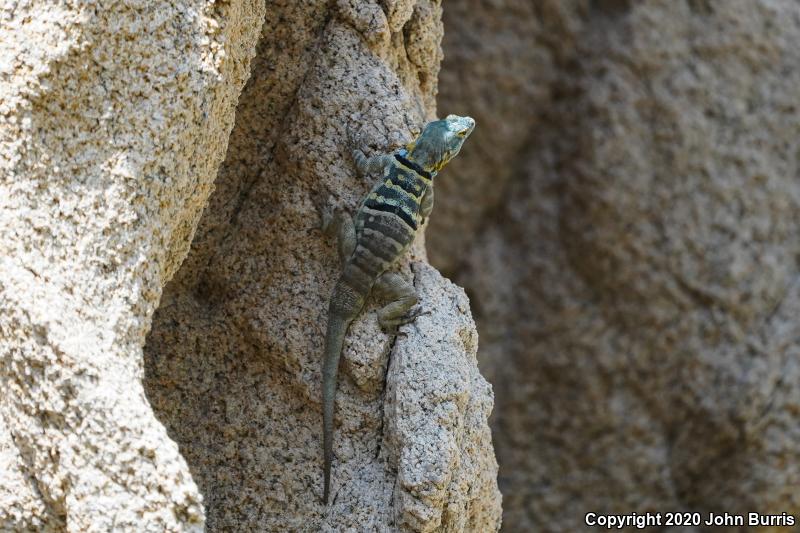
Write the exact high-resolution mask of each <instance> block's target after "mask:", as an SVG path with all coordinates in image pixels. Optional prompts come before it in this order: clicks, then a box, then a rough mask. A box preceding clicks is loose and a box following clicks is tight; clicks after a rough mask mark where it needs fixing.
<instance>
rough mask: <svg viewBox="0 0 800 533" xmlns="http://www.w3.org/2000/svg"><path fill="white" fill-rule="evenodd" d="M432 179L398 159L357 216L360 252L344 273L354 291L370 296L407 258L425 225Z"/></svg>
mask: <svg viewBox="0 0 800 533" xmlns="http://www.w3.org/2000/svg"><path fill="white" fill-rule="evenodd" d="M432 178H433V176H432V175H431V174H430V173H428V172H426V171H425V170H423V169H422V168H420V167H419V166H418V165H416V164H415V163H413V162H411V161H409V160H408V159H406V158H405V157H403V156H402V155H400V154H395V155H394V159H393V160H392V164H391V165H388V166H387V168H386V171H385V172H384V176H383V180H382V181H380V182H379V183H378V184H376V185H375V187H373V189H372V191H371V192H370V193H369V194H368V195H367V196H366V198H365V199H364V201H363V202H362V204H361V206H360V207H359V209H358V212H357V213H356V217H355V221H354V222H355V228H356V248H355V250H354V251H353V255H352V256H351V257H350V260H349V261H348V262H347V264H346V265H345V267H344V272H343V274H344V277H345V279H347V280H348V281H349V282H350V283H351V284H352V285H353V286H354V288H357V289H361V290H364V292H369V289H370V288H371V287H372V284H373V282H374V281H375V279H376V278H377V277H378V276H379V275H380V274H382V273H383V272H385V271H386V270H387V269H388V268H389V267H391V266H392V265H393V264H394V263H395V262H396V261H397V260H398V259H400V258H401V257H403V255H404V254H405V252H406V250H407V249H408V247H409V246H410V245H411V243H412V242H413V241H414V238H415V237H416V234H417V230H418V229H419V227H420V225H421V223H422V216H421V214H420V202H421V200H422V197H423V195H424V194H425V191H426V190H427V189H428V187H429V186H430V185H431V180H432Z"/></svg>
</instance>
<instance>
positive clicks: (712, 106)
mask: <svg viewBox="0 0 800 533" xmlns="http://www.w3.org/2000/svg"><path fill="white" fill-rule="evenodd" d="M531 4H534V3H531V2H526V1H517V0H498V1H495V2H479V1H470V2H459V3H451V4H448V7H447V9H446V11H445V17H444V21H445V41H444V51H445V57H446V60H445V62H444V64H443V75H442V79H441V85H440V87H441V94H440V98H439V106H440V108H442V109H445V108H446V109H454V110H457V111H458V110H464V109H471V106H474V107H475V108H476V109H478V110H480V112H478V113H476V115H477V119H478V122H479V123H480V124H481V126H482V128H481V129H479V130H476V133H475V136H474V139H470V141H473V140H474V141H476V143H477V144H478V145H481V146H483V147H484V150H485V151H484V154H488V155H487V156H486V157H485V158H484V159H481V156H482V155H484V154H478V153H476V152H474V151H472V152H470V151H466V152H465V154H464V157H463V158H462V159H461V160H460V161H456V162H455V163H454V168H453V170H454V171H455V170H457V172H454V173H453V176H454V179H453V180H452V181H451V182H450V183H448V184H447V185H446V186H447V189H448V191H449V193H448V194H444V193H443V194H441V195H438V196H437V201H438V202H439V204H438V205H437V213H436V217H435V219H434V222H433V227H432V228H431V231H430V232H429V243H430V244H431V246H430V251H431V257H432V259H433V263H434V264H441V265H442V266H443V267H445V268H446V269H447V270H448V271H452V272H454V273H455V276H456V280H457V282H459V283H460V284H463V285H464V286H465V288H466V290H467V292H468V293H469V294H470V295H471V297H472V299H473V305H474V310H475V312H476V320H477V321H478V324H479V330H480V332H481V354H480V358H481V361H482V362H483V363H484V366H485V369H486V370H487V373H488V375H489V376H490V378H489V379H490V381H491V382H492V383H493V384H494V387H495V391H496V395H497V404H496V408H495V415H494V418H493V427H494V430H495V431H494V436H495V441H496V446H497V452H498V460H499V463H500V484H501V490H502V491H503V492H504V526H505V527H507V529H508V531H554V532H555V531H565V532H572V531H584V530H590V529H588V528H586V526H584V525H583V517H584V513H586V512H588V511H595V512H597V511H603V512H620V513H624V512H634V511H636V512H644V511H662V512H663V511H667V510H672V511H683V510H689V511H699V512H710V511H714V512H729V513H746V512H749V511H757V512H761V513H778V514H779V513H781V512H783V511H785V512H790V513H793V514H794V515H795V516H798V515H800V491H798V490H797V487H798V483H800V444H798V443H800V422H799V421H798V417H797V413H798V410H800V389H798V388H797V387H796V386H795V385H796V383H797V382H798V379H800V365H798V356H800V353H799V352H800V350H799V349H798V343H797V340H798V335H800V322H798V318H797V317H798V316H800V314H798V311H800V288H799V286H798V281H799V279H798V252H800V227H798V226H800V222H799V221H798V220H799V219H798V217H797V213H798V209H799V208H800V180H798V176H799V175H800V168H799V164H800V161H798V158H800V151H798V144H797V139H798V138H800V118H798V107H797V106H798V92H797V87H798V84H800V52H798V48H797V46H796V43H797V42H798V40H800V4H798V3H797V2H794V1H790V0H777V1H767V0H763V1H752V0H731V1H727V0H725V1H722V0H720V1H714V0H703V1H694V0H687V1H642V2H629V1H610V0H609V1H578V0H575V1H569V2H561V1H558V2H556V1H555V0H553V1H544V2H536V3H535V6H532V5H531ZM451 7H452V9H451ZM489 74H490V75H491V78H489V77H488V75H489ZM473 75H475V76H476V77H473ZM531 80H533V83H531ZM491 85H496V86H497V88H493V87H492V86H491ZM503 90H506V91H510V93H511V94H503V93H502V91H503ZM508 102H518V103H517V104H515V106H516V109H512V110H510V106H509V105H508ZM466 182H469V183H466ZM492 188H496V190H492V191H491V193H488V192H487V193H485V194H484V193H476V192H475V191H476V190H486V191H490V190H491V189H492ZM442 189H444V184H443V187H442ZM462 192H463V194H462ZM464 213H470V214H474V215H470V216H469V217H465V216H464ZM465 228H470V230H469V231H467V230H466V229H465ZM471 228H477V229H475V230H472V229H471ZM459 234H460V235H461V237H460V238H459V240H458V241H455V242H454V241H452V240H450V239H451V238H452V236H454V235H459ZM434 243H436V245H435V246H434ZM789 529H790V528H770V527H766V526H765V527H752V528H749V529H748V530H749V531H779V530H780V531H787V530H789ZM654 530H655V529H654ZM725 530H726V529H725V528H715V529H713V531H725ZM730 530H731V531H733V530H736V531H738V529H735V528H732V529H730ZM682 531H705V530H704V529H701V528H697V529H693V528H685V529H683V530H682Z"/></svg>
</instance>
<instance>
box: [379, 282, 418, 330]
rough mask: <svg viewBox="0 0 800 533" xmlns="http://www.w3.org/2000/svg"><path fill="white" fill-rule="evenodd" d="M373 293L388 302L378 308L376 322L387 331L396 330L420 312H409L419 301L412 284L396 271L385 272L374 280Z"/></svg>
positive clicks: (412, 319)
mask: <svg viewBox="0 0 800 533" xmlns="http://www.w3.org/2000/svg"><path fill="white" fill-rule="evenodd" d="M373 290H374V291H375V293H376V294H377V295H378V296H379V297H382V298H385V299H386V300H389V303H387V304H386V305H384V306H383V307H382V308H380V309H379V310H378V324H380V326H381V329H383V330H384V331H387V332H393V331H396V330H397V328H398V327H400V326H402V325H403V324H408V323H409V322H413V321H414V319H415V318H417V317H418V316H419V315H420V314H422V313H421V312H420V311H419V310H418V311H416V312H409V310H410V309H411V308H412V307H414V305H416V304H417V302H418V301H419V297H418V296H417V292H416V291H415V290H414V286H413V285H412V284H411V283H409V282H408V281H406V280H405V279H403V277H402V276H400V274H397V273H396V272H385V273H384V274H382V275H381V277H379V278H378V280H377V281H376V282H375V287H374V288H373Z"/></svg>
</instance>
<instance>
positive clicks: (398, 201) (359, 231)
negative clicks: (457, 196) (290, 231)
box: [322, 115, 475, 504]
mask: <svg viewBox="0 0 800 533" xmlns="http://www.w3.org/2000/svg"><path fill="white" fill-rule="evenodd" d="M474 128H475V121H474V120H473V119H472V118H470V117H460V116H457V115H449V116H447V117H446V118H444V119H441V120H435V121H432V122H429V123H428V124H426V125H425V127H424V128H423V129H422V132H421V133H420V134H419V135H418V136H417V138H416V139H415V140H413V141H412V142H411V143H409V144H407V145H406V146H405V147H403V148H401V149H399V150H397V151H395V152H394V153H390V154H381V155H374V156H372V157H367V156H366V155H365V154H364V152H362V151H361V150H360V149H358V148H356V149H354V150H353V151H352V156H353V160H354V162H355V167H356V171H357V173H358V175H359V177H361V178H362V179H363V178H364V177H365V176H367V175H372V174H379V175H381V179H379V180H378V181H377V183H376V184H375V185H374V186H373V187H372V189H371V190H370V192H369V193H368V194H367V195H366V196H364V198H363V199H362V200H361V203H360V205H359V207H358V209H357V210H356V213H355V216H354V217H353V216H350V215H349V214H346V213H344V212H341V211H337V212H336V214H335V215H333V216H331V215H325V214H323V223H322V226H323V230H324V231H325V233H326V234H328V235H331V234H333V233H338V251H339V258H340V261H341V263H342V273H341V276H340V277H339V280H338V281H337V282H336V286H335V288H334V289H333V294H332V296H331V298H330V304H329V307H328V326H327V332H326V335H325V348H324V350H325V352H324V358H323V365H322V412H323V417H322V418H323V456H324V457H323V460H324V491H323V498H322V499H323V502H324V503H325V504H327V503H328V496H329V494H330V486H331V463H332V461H333V417H334V407H335V399H336V387H337V381H336V380H337V373H338V367H339V358H340V356H341V353H342V347H343V345H344V339H345V335H346V334H347V330H348V328H349V326H350V323H351V322H352V321H353V320H354V319H355V318H356V317H357V316H358V314H359V313H360V312H361V310H362V309H363V307H364V305H365V303H366V300H367V297H368V296H369V295H370V294H371V293H377V295H378V296H383V297H384V298H385V299H386V300H388V301H389V303H387V304H386V305H384V307H382V308H381V309H379V310H378V323H379V325H380V326H381V329H383V330H384V331H385V332H394V331H396V330H397V328H399V327H400V326H401V325H403V324H408V323H410V322H412V321H413V320H414V319H415V318H416V317H417V316H419V314H420V313H419V312H416V313H415V312H412V311H411V309H412V307H414V306H415V305H416V304H417V302H418V297H417V294H416V292H415V290H414V286H413V285H412V284H411V283H409V282H408V281H406V280H405V279H403V277H402V276H400V274H398V273H396V272H393V271H391V268H392V267H393V266H395V265H396V264H397V263H398V262H399V261H400V260H401V259H402V258H403V256H404V255H405V253H406V251H407V250H408V248H409V246H410V245H411V243H412V242H413V241H414V238H415V237H416V235H417V232H418V231H419V230H420V228H421V226H422V224H423V223H424V221H425V220H426V219H427V218H428V216H430V213H431V210H432V209H433V180H434V177H435V176H436V175H437V174H438V173H439V171H440V170H441V169H442V168H443V167H444V166H445V165H446V164H447V163H448V162H449V161H450V160H451V159H452V158H453V157H455V156H456V155H457V154H458V152H459V151H460V150H461V146H462V145H463V143H464V140H466V138H467V137H468V136H469V134H470V133H472V130H473V129H474Z"/></svg>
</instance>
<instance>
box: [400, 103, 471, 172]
mask: <svg viewBox="0 0 800 533" xmlns="http://www.w3.org/2000/svg"><path fill="white" fill-rule="evenodd" d="M473 129H475V121H474V120H473V119H472V118H470V117H459V116H458V115H448V116H447V118H443V119H442V120H434V121H433V122H429V123H428V124H427V125H426V126H425V129H423V130H422V133H420V135H419V137H417V139H416V140H415V141H414V142H412V143H411V144H409V145H408V146H407V147H406V149H407V150H408V154H409V156H410V157H411V158H412V159H413V160H414V161H416V162H417V163H418V164H419V165H421V166H422V167H423V168H424V169H425V170H427V171H429V172H438V171H439V170H441V169H442V167H444V166H445V165H446V164H447V163H448V162H449V161H450V160H451V159H453V158H454V157H455V156H456V155H457V154H458V152H459V150H461V146H462V145H463V144H464V141H465V140H466V138H467V137H469V134H470V133H472V130H473Z"/></svg>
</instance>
